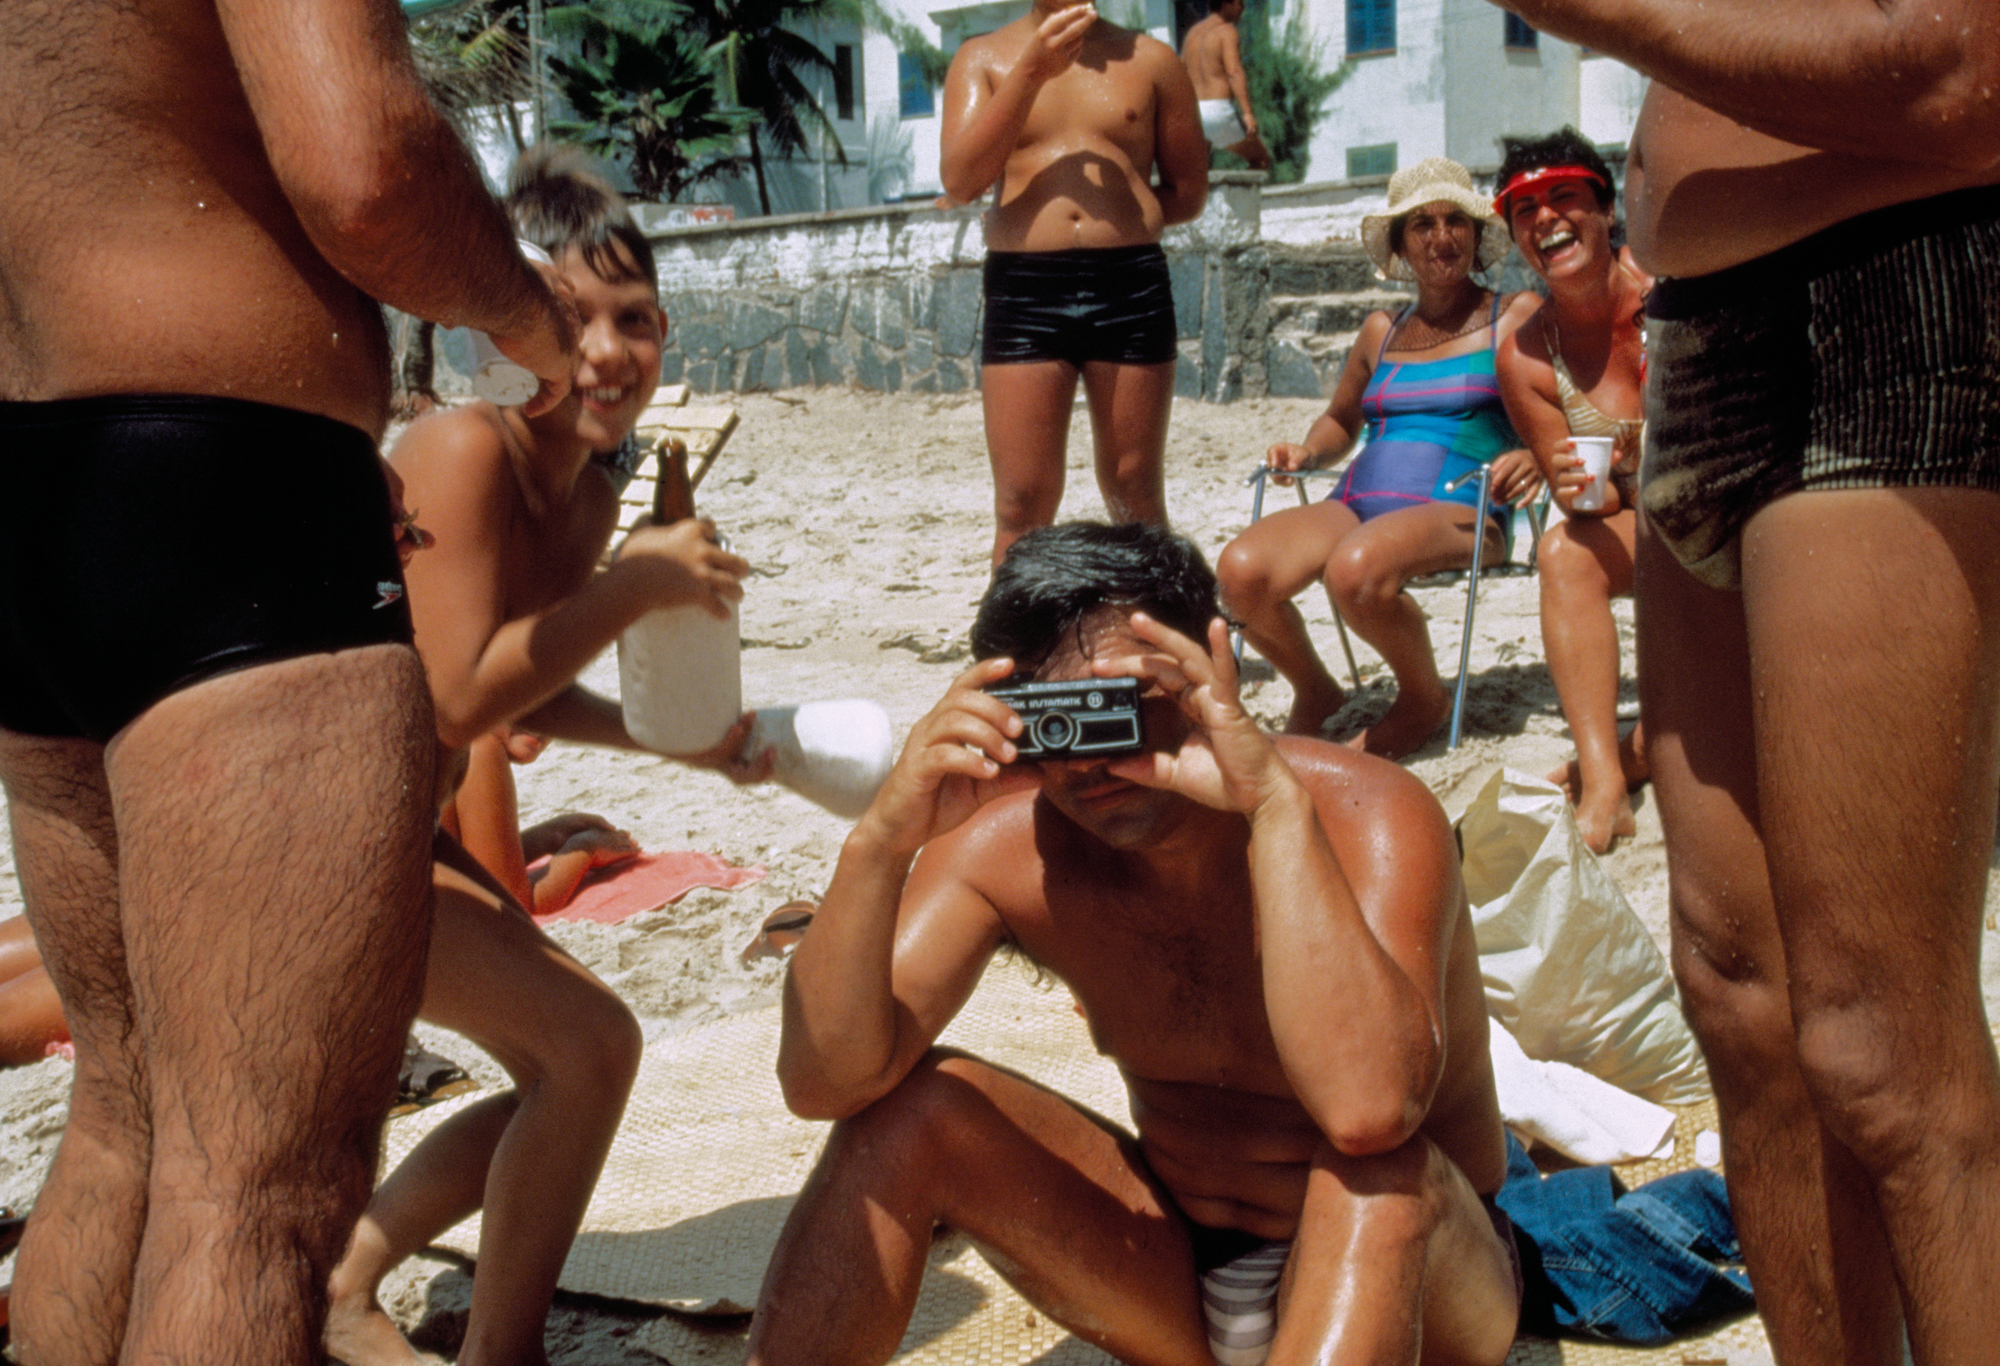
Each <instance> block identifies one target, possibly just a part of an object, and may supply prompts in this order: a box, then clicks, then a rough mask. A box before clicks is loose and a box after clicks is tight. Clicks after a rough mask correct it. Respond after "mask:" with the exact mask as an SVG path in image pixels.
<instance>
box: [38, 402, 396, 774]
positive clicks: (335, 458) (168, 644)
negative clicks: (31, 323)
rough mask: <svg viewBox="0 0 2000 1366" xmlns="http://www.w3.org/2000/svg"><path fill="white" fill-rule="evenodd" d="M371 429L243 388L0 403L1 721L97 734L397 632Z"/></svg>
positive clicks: (43, 730)
mask: <svg viewBox="0 0 2000 1366" xmlns="http://www.w3.org/2000/svg"><path fill="white" fill-rule="evenodd" d="M390 522H391V515H390V508H389V490H388V484H387V482H386V481H385V480H384V478H383V475H382V466H381V461H380V459H379V458H378V457H377V455H376V451H375V443H374V442H373V441H371V440H370V439H369V438H368V436H367V435H366V434H364V433H363V432H361V431H360V430H358V429H356V428H354V427H350V426H347V425H346V424H345V423H340V422H335V421H333V420H331V419H329V418H324V417H318V416H314V415H311V414H307V413H301V412H296V411H293V410H292V409H289V408H277V407H271V406H268V405H265V404H261V403H249V402H245V401H242V400H239V399H221V398H208V397H201V396H194V395H180V394H139V395H112V396H106V397H99V398H79V399H58V400H55V401H52V402H46V403H0V727H5V728H6V729H8V730H12V731H16V732H19V733H22V734H27V735H45V736H83V737H88V738H89V739H93V740H96V741H99V742H100V743H102V742H104V741H107V740H109V739H110V738H111V737H112V736H113V735H115V734H117V733H118V732H119V731H120V730H122V729H123V728H124V727H125V726H126V725H127V724H128V723H129V722H130V721H131V720H132V719H133V718H134V717H136V716H138V715H139V714H140V713H141V712H143V711H145V710H146V709H147V708H148V707H150V706H152V705H153V704H154V703H155V702H157V701H159V700H160V699H161V698H163V697H166V696H167V695H168V694H170V693H174V692H178V691H179V690H181V689H182V688H186V687H189V686H191V685H193V684H195V683H198V682H201V681H202V680H204V679H207V678H212V677H214V676H216V675H217V674H222V673H227V672H229V671H232V670H235V669H243V668H249V667H251V666H253V665H258V664H268V663H275V662H277V661H279V660H284V659H292V658H297V657H299V656H302V655H307V654H317V653H321V652H327V651H333V650H345V649H353V648H357V647H360V646H364V645H379V644H390V643H397V644H405V645H407V644H408V643H409V642H410V611H409V604H408V603H407V602H406V601H405V600H404V597H403V574H402V568H401V566H400V564H399V563H398V561H397V557H396V547H395V536H394V530H393V528H392V526H391V525H390Z"/></svg>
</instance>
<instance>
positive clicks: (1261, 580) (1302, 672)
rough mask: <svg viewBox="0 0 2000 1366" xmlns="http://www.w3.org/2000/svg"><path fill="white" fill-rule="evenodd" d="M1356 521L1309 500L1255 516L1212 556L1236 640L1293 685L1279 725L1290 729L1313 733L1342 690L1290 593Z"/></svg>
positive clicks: (1319, 570)
mask: <svg viewBox="0 0 2000 1366" xmlns="http://www.w3.org/2000/svg"><path fill="white" fill-rule="evenodd" d="M1360 525H1361V519H1360V518H1359V517H1356V516H1355V515H1354V513H1353V511H1352V510H1350V509H1349V508H1348V507H1347V505H1346V504H1344V503H1340V502H1335V501H1333V500H1331V499H1329V500H1327V501H1324V502H1318V503H1308V504H1306V505H1304V506H1302V507H1296V508H1287V509H1285V510H1284V511H1283V512H1274V513H1271V514H1270V515H1269V516H1266V517H1263V518H1260V519H1259V520H1258V522H1257V524H1256V525H1255V526H1252V527H1251V528H1250V529H1249V530H1247V531H1245V532H1244V533H1243V534H1242V535H1241V536H1238V537H1237V538H1236V539H1235V540H1233V541H1231V542H1230V543H1229V544H1228V545H1227V546H1225V547H1223V550H1222V554H1220V555H1219V556H1217V557H1216V561H1215V574H1216V578H1217V579H1218V580H1219V581H1220V583H1221V586H1222V601H1223V603H1224V604H1225V605H1226V606H1227V607H1228V609H1229V611H1230V614H1231V615H1232V616H1234V617H1235V619H1236V620H1238V621H1240V622H1242V623H1243V638H1244V639H1245V640H1247V641H1249V642H1250V644H1251V645H1252V646H1253V647H1255V649H1256V651H1257V653H1258V654H1260V655H1262V656H1264V658H1265V659H1267V660H1269V661H1270V662H1271V667H1272V668H1274V669H1276V670H1277V671H1278V672H1279V673H1280V674H1282V675H1283V676H1284V678H1285V681H1286V682H1288V683H1290V684H1291V685H1292V713H1291V715H1290V716H1289V717H1288V718H1286V721H1285V729H1286V730H1287V731H1289V732H1291V733H1292V734H1294V735H1317V734H1319V730H1320V727H1321V726H1322V725H1324V724H1325V723H1326V719H1327V718H1328V717H1329V716H1332V715H1333V714H1334V713H1335V712H1337V711H1339V710H1340V705H1341V703H1342V702H1344V701H1346V700H1347V694H1346V693H1345V692H1343V691H1342V690H1341V687H1340V684H1338V683H1336V682H1334V679H1333V675H1332V674H1330V673H1328V672H1327V668H1326V665H1325V663H1323V662H1322V661H1321V659H1320V657H1319V651H1317V650H1315V649H1314V648H1313V643H1312V637H1311V636H1309V635H1307V634H1306V623H1305V618H1304V617H1302V616H1300V615H1299V609H1298V608H1297V607H1296V606H1295V605H1294V604H1293V602H1292V597H1293V595H1294V594H1296V593H1298V592H1299V590H1300V589H1302V588H1304V587H1305V586H1306V585H1307V584H1309V583H1311V582H1313V581H1314V580H1315V579H1317V578H1319V577H1321V575H1323V574H1324V573H1325V572H1326V565H1327V561H1329V560H1330V559H1332V558H1333V554H1334V551H1335V549H1336V548H1337V547H1338V546H1339V545H1340V543H1341V541H1342V540H1344V539H1345V538H1346V537H1348V536H1349V535H1352V534H1353V532H1354V530H1355V528H1357V527H1359V526H1360Z"/></svg>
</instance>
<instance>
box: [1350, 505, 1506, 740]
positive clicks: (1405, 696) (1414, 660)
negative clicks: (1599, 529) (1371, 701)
mask: <svg viewBox="0 0 2000 1366" xmlns="http://www.w3.org/2000/svg"><path fill="white" fill-rule="evenodd" d="M1477 517H1478V512H1477V511H1476V510H1475V509H1473V508H1470V507H1467V506H1465V505H1464V504H1463V503H1425V504H1423V505H1421V506H1419V507H1412V508H1405V509H1402V510H1400V511H1397V512H1391V513H1386V514H1384V515H1383V516H1380V517H1376V518H1374V519H1373V520H1371V521H1367V522H1363V523H1362V524H1361V525H1360V527H1359V528H1357V529H1356V530H1355V532H1354V534H1353V535H1351V536H1347V537H1345V538H1343V539H1342V540H1341V542H1340V546H1339V548H1338V549H1337V550H1335V551H1334V553H1333V555H1332V557H1331V558H1330V559H1328V561H1327V564H1326V591H1327V595H1328V596H1329V597H1330V598H1332V599H1333V602H1334V605H1335V606H1337V607H1338V608H1339V609H1340V614H1341V615H1342V616H1343V617H1345V618H1346V619H1347V624H1348V625H1350V626H1352V627H1353V628H1354V631H1355V634H1356V635H1359V636H1360V637H1361V638H1362V639H1363V640H1365V641H1367V642H1368V643H1369V644H1370V645H1373V646H1374V647H1375V650H1376V653H1378V654H1380V655H1381V656H1382V659H1383V662H1384V663H1386V664H1387V665H1388V666H1389V670H1390V672H1391V673H1393V674H1395V676H1396V700H1395V701H1394V702H1393V703H1391V704H1390V707H1389V710H1388V711H1387V712H1386V713H1384V714H1383V716H1382V719H1381V720H1379V721H1377V722H1376V723H1375V724H1374V725H1372V726H1370V727H1368V729H1366V730H1364V731H1362V732H1361V734H1359V735H1357V736H1355V737H1354V738H1353V739H1352V740H1350V741H1349V742H1348V743H1349V744H1351V745H1353V746H1354V747H1355V748H1357V749H1365V750H1367V751H1368V752H1369V753H1370V754H1379V755H1381V756H1382V757H1383V758H1385V759H1400V758H1402V757H1403V756H1404V755H1406V754H1408V753H1410V752H1411V751H1413V750H1415V749H1417V748H1419V747H1420V746H1422V744H1423V743H1424V742H1425V741H1426V740H1428V739H1430V738H1431V735H1432V734H1433V733H1434V732H1435V731H1436V730H1437V728H1438V727H1439V726H1441V725H1443V724H1444V721H1445V718H1446V717H1447V716H1449V715H1450V714H1451V693H1450V692H1449V691H1448V690H1447V689H1446V688H1445V685H1444V680H1443V679H1441V678H1440V677H1439V676H1438V667H1437V653H1436V652H1435V651H1434V650H1432V648H1431V632H1430V622H1429V619H1428V618H1426V617H1425V616H1424V611H1423V608H1421V607H1419V606H1417V600H1416V599H1415V598H1413V597H1411V596H1410V595H1409V594H1408V593H1406V592H1404V591H1403V585H1404V584H1406V583H1408V582H1409V581H1410V580H1411V579H1414V578H1417V577H1419V576H1421V575H1424V574H1434V573H1437V572H1438V571H1439V570H1444V569H1463V568H1465V567H1466V566H1467V565H1469V564H1471V563H1472V538H1473V536H1474V534H1475V529H1474V527H1473V522H1474V521H1475V520H1476V519H1477ZM1486 536H1487V544H1486V550H1487V553H1488V554H1489V555H1492V556H1494V557H1496V558H1497V557H1498V556H1499V554H1500V551H1501V544H1502V542H1501V538H1500V533H1499V531H1498V530H1496V529H1494V528H1493V527H1492V526H1491V525H1490V524H1489V526H1488V527H1487V529H1486Z"/></svg>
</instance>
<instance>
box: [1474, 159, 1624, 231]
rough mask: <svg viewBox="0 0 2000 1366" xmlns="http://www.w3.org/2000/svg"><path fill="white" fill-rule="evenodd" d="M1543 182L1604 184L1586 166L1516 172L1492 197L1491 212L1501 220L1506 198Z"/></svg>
mask: <svg viewBox="0 0 2000 1366" xmlns="http://www.w3.org/2000/svg"><path fill="white" fill-rule="evenodd" d="M1544 180H1588V181H1590V182H1591V183H1593V184H1596V185H1603V186H1604V187H1605V188H1606V189H1610V188H1611V187H1610V186H1609V185H1607V184H1605V180H1604V177H1603V176H1601V175H1599V174H1598V173H1597V172H1595V171H1593V170H1591V169H1590V168H1589V167H1588V166H1537V167H1535V168H1534V169H1533V170H1532V171H1519V172H1516V173H1515V175H1514V178H1513V179H1512V180H1509V181H1508V182H1507V183H1506V184H1505V185H1503V186H1501V187H1500V193H1498V194H1496V195H1494V196H1493V212H1495V213H1497V214H1499V215H1500V216H1501V217H1502V218H1505V217H1506V216H1507V197H1508V196H1509V195H1511V194H1513V193H1514V191H1516V190H1525V189H1526V188H1527V187H1528V186H1530V185H1539V184H1540V183H1541V182H1543V181H1544Z"/></svg>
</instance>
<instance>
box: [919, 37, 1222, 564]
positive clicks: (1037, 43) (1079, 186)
mask: <svg viewBox="0 0 2000 1366" xmlns="http://www.w3.org/2000/svg"><path fill="white" fill-rule="evenodd" d="M942 151H943V162H942V173H943V177H944V188H945V191H946V193H948V194H949V195H950V196H951V197H952V198H953V199H956V200H958V201H959V202H961V203H970V202H971V201H972V200H974V199H977V198H978V197H979V196H980V195H982V194H984V193H986V191H987V190H989V189H992V188H993V187H994V186H996V185H997V186H998V187H999V188H998V190H997V192H996V194H995V196H994V206H993V208H992V210H991V211H990V212H989V213H988V214H987V215H986V248H987V255H986V321H985V333H984V336H983V338H982V339H981V343H980V364H981V367H982V369H981V380H980V392H981V397H982V398H983V400H984V402H985V410H986V449H987V452H988V454H989V456H990V457H991V459H992V462H993V509H994V519H995V522H996V524H997V525H996V530H995V533H994V539H993V560H994V563H996V564H997V563H999V561H1000V557H1001V556H1002V555H1004V554H1005V553H1006V551H1007V547H1008V546H1010V545H1012V544H1013V543H1014V541H1015V540H1016V539H1017V538H1018V537H1020V536H1021V535H1022V534H1023V533H1025V532H1027V531H1030V530H1032V529H1033V528H1035V527H1038V526H1046V525H1048V524H1049V523H1050V522H1051V521H1053V520H1054V519H1055V515H1056V509H1057V508H1058V507H1059V506H1060V505H1061V503H1062V492H1063V459H1064V452H1065V450H1066V449H1067V447H1068V444H1069V423H1070V413H1071V408H1072V406H1073V404H1074V402H1075V399H1076V384H1077V378H1078V376H1081V377H1082V379H1083V388H1084V394H1085V396H1086V397H1087V399H1088V401H1089V403H1090V426H1091V436H1092V440H1093V442H1094V444H1095V446H1096V450H1097V486H1098V489H1099V491H1100V492H1101V493H1102V494H1103V496H1104V506H1105V510H1106V512H1107V513H1108V514H1109V515H1110V517H1111V519H1112V520H1113V521H1140V522H1153V523H1156V524H1159V525H1164V524H1165V523H1166V520H1167V497H1166V482H1165V476H1164V474H1163V472H1162V462H1163V461H1164V459H1165V455H1166V445H1167V415H1168V412H1169V409H1170V406H1171V404H1172V400H1173V394H1174V358H1175V354H1176V352H1175V344H1176V338H1177V336H1178V329H1177V328H1176V327H1175V325H1174V296H1173V286H1172V284H1171V282H1170V281H1169V279H1168V276H1167V258H1166V254H1165V253H1164V252H1162V251H1161V250H1160V246H1159V242H1160V233H1161V231H1162V229H1164V228H1165V227H1166V226H1167V225H1168V224H1171V223H1184V222H1186V221H1187V220H1189V219H1191V218H1193V217H1194V216H1195V215H1196V214H1198V213H1200V212H1201V207H1202V205H1203V204H1204V203H1206V202H1207V200H1208V148H1207V145H1206V144H1205V143H1204V142H1203V141H1202V136H1201V124H1200V121H1199V119H1198V117H1197V116H1196V113H1195V99H1194V88H1193V87H1192V86H1191V85H1189V84H1188V78H1187V71H1186V70H1185V69H1184V68H1183V67H1182V66H1181V64H1180V60H1179V59H1178V58H1176V57H1175V56H1174V53H1173V49H1172V48H1169V47H1167V46H1166V45H1165V44H1163V43H1160V42H1159V41H1157V40H1155V39H1153V38H1149V37H1147V36H1146V35H1144V34H1142V33H1130V32H1127V31H1126V30H1125V29H1122V28H1118V27H1116V26H1114V25H1112V24H1108V23H1106V22H1105V21H1104V20H1102V19H1099V18H1098V17H1097V11H1096V10H1094V9H1092V8H1091V7H1090V6H1089V5H1076V4H1068V5H1066V4H1064V3H1063V0H1035V3H1034V6H1033V7H1032V8H1031V9H1030V10H1029V11H1028V13H1027V14H1025V15H1023V16H1022V17H1021V18H1019V19H1016V20H1015V21H1014V22H1013V23H1011V24H1008V25H1007V26H1006V27H1005V28H1002V29H999V30H997V31H995V32H993V33H989V34H987V35H985V36H984V37H980V38H974V39H972V40H971V41H969V42H967V43H966V44H965V45H964V46H963V47H961V48H960V49H959V50H958V55H957V56H955V57H953V58H952V62H951V71H950V73H949V74H948V75H947V76H946V77H945V109H944V133H943V149H942ZM1155 176H1157V177H1158V184H1157V185H1156V184H1155V183H1154V179H1155Z"/></svg>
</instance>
